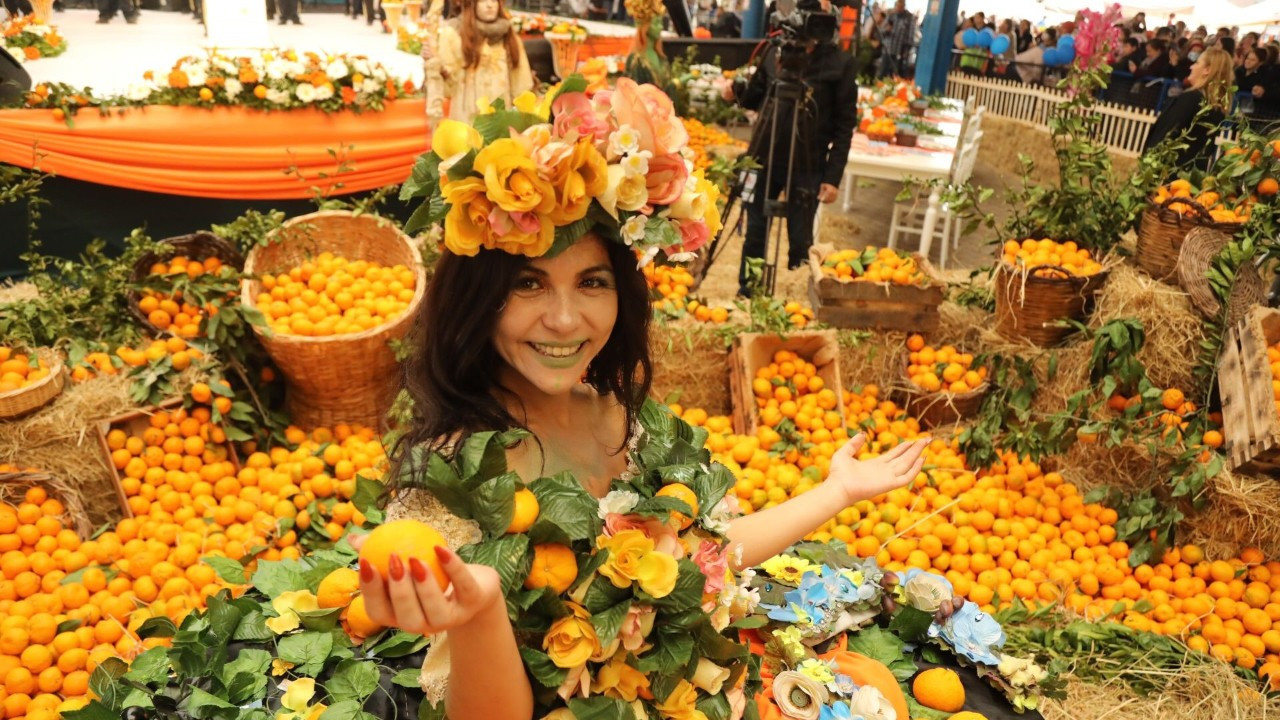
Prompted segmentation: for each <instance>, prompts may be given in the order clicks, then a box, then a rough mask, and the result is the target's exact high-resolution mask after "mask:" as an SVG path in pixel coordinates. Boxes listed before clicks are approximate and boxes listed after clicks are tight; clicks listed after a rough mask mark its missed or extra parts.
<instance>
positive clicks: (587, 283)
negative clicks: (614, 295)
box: [582, 277, 613, 290]
mask: <svg viewBox="0 0 1280 720" xmlns="http://www.w3.org/2000/svg"><path fill="white" fill-rule="evenodd" d="M582 287H584V288H587V289H588V290H607V289H609V288H611V287H613V284H612V283H610V282H609V280H608V279H607V278H603V277H589V278H583V280H582Z"/></svg>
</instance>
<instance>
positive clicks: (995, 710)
mask: <svg viewBox="0 0 1280 720" xmlns="http://www.w3.org/2000/svg"><path fill="white" fill-rule="evenodd" d="M915 661H916V666H917V667H919V668H920V672H924V671H925V670H932V669H933V668H940V667H943V668H949V669H951V670H954V671H955V672H956V674H957V675H959V676H960V682H961V684H963V685H964V708H963V709H964V710H968V711H969V712H976V713H981V714H982V715H984V716H986V718H987V720H1044V716H1043V715H1041V714H1040V713H1039V712H1038V711H1035V710H1027V711H1026V712H1023V713H1022V714H1018V713H1017V712H1015V711H1014V709H1013V705H1011V704H1010V703H1009V701H1008V700H1006V699H1005V697H1004V695H1001V694H1000V692H999V691H997V690H996V689H995V688H993V687H991V686H990V685H989V684H987V682H986V681H985V680H983V679H982V678H980V677H978V673H977V672H976V671H975V670H974V669H973V668H971V667H963V666H961V665H960V664H959V663H958V662H949V663H948V664H943V665H939V664H935V663H931V662H927V661H925V660H922V659H920V658H919V657H917V658H916V659H915ZM913 682H915V678H914V677H913V678H911V682H908V683H907V685H908V686H910V685H911V683H913Z"/></svg>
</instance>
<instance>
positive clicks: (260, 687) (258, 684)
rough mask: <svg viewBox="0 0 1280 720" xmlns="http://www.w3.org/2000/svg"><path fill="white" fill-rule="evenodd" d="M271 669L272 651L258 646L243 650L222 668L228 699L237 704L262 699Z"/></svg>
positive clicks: (223, 682)
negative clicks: (260, 648)
mask: <svg viewBox="0 0 1280 720" xmlns="http://www.w3.org/2000/svg"><path fill="white" fill-rule="evenodd" d="M270 671H271V653H269V652H267V651H266V650H259V649H257V648H246V649H244V650H241V651H240V653H239V654H238V655H236V658H235V660H232V661H231V662H229V663H227V664H226V665H225V666H224V667H223V668H222V684H223V686H224V687H226V688H227V699H228V700H229V701H231V702H232V703H234V704H235V705H244V704H245V703H248V702H250V701H252V700H260V699H262V697H263V696H264V694H265V692H266V689H267V677H268V673H269V672H270Z"/></svg>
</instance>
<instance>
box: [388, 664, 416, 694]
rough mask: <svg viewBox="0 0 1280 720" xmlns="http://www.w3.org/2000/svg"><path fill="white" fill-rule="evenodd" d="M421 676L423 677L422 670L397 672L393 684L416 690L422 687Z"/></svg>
mask: <svg viewBox="0 0 1280 720" xmlns="http://www.w3.org/2000/svg"><path fill="white" fill-rule="evenodd" d="M421 676H422V669H421V668H416V667H408V668H405V669H403V670H401V671H399V672H397V673H396V674H395V675H392V676H391V684H392V685H399V686H400V687H407V688H413V689H415V690H416V689H418V688H419V687H420V685H419V684H418V678H419V677H421Z"/></svg>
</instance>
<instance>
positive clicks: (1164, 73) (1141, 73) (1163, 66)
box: [1133, 53, 1173, 80]
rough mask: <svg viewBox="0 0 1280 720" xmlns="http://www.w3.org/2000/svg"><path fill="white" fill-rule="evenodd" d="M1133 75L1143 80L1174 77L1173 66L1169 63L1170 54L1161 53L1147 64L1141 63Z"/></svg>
mask: <svg viewBox="0 0 1280 720" xmlns="http://www.w3.org/2000/svg"><path fill="white" fill-rule="evenodd" d="M1133 76H1134V77H1135V78H1138V79H1142V80H1147V79H1151V78H1167V77H1173V66H1172V65H1170V64H1169V54H1168V53H1160V54H1159V55H1157V56H1156V57H1155V59H1153V60H1152V61H1151V62H1149V63H1147V64H1146V65H1145V66H1143V65H1139V66H1138V70H1137V72H1135V73H1134V74H1133Z"/></svg>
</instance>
